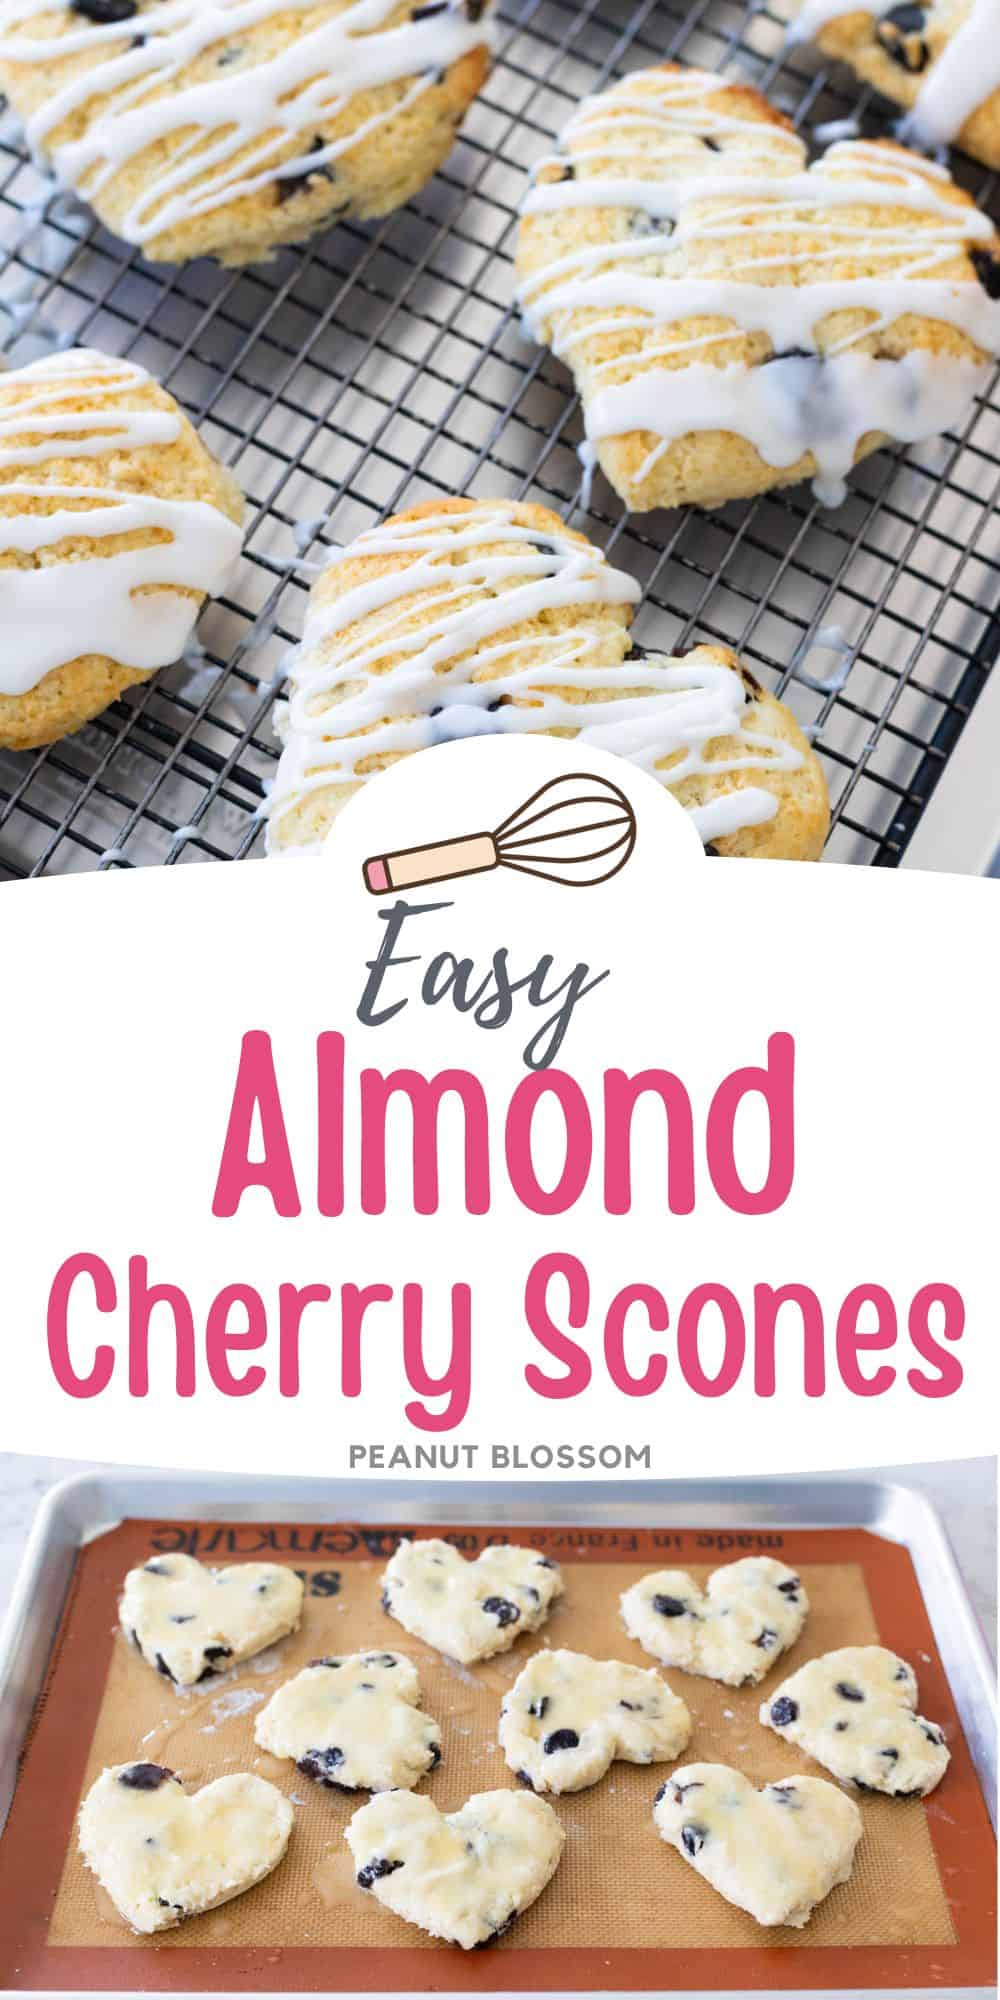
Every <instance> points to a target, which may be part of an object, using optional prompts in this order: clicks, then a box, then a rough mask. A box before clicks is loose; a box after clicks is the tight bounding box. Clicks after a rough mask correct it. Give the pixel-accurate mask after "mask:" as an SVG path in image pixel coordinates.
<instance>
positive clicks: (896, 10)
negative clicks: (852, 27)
mask: <svg viewBox="0 0 1000 2000" xmlns="http://www.w3.org/2000/svg"><path fill="white" fill-rule="evenodd" d="M926 18H927V11H926V8H924V7H921V6H917V5H914V4H911V0H904V4H903V5H902V6H899V7H890V9H889V12H888V13H887V14H884V15H883V16H882V19H881V20H880V21H879V22H878V23H877V25H876V28H875V40H876V41H877V42H878V45H879V47H880V48H881V49H884V50H885V53H886V55H887V56H889V57H890V58H891V60H892V61H893V62H894V63H898V65H899V67H900V69H905V70H907V71H908V72H909V74H910V75H911V76H919V75H920V72H921V70H925V69H926V68H927V65H928V63H929V62H930V59H931V52H930V49H929V48H928V46H927V43H926V41H925V40H924V37H923V33H922V30H923V27H924V23H925V21H926Z"/></svg>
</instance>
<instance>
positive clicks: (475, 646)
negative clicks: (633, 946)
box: [266, 501, 802, 839]
mask: <svg viewBox="0 0 1000 2000" xmlns="http://www.w3.org/2000/svg"><path fill="white" fill-rule="evenodd" d="M456 554H461V555H462V558H463V560H462V561H461V562H460V563H459V564H458V565H457V566H452V564H451V563H450V561H449V558H451V557H453V556H455V555H456ZM362 555H371V556H391V557H395V558H397V559H398V560H397V561H396V562H395V563H394V564H393V566H392V567H389V568H387V569H385V570H384V571H383V572H382V573H381V574H380V575H378V576H372V577H369V578H368V579H366V580H364V581H360V582H358V583H355V584H354V585H353V586H352V587H351V588H350V589H349V590H347V591H345V592H344V594H343V596H341V597H339V598H337V599H336V600H335V601H334V602H333V603H330V604H325V605H324V604H320V603H317V602H315V600H314V602H313V604H312V606H311V607H310V611H309V614H308V617H307V620H306V628H305V633H304V637H303V643H302V651H301V654H300V656H299V658H298V659H297V661H296V663H295V668H294V683H293V685H292V689H291V693H290V695H289V699H288V702H287V704H286V705H285V706H284V710H283V713H282V714H281V716H280V720H279V721H278V729H279V734H280V736H281V738H282V740H283V742H284V746H285V747H284V751H283V754H282V758H281V763H280V765H279V768H278V775H277V779H276V782H275V786H274V790H273V792H272V794H271V796H270V799H269V801H268V804H267V807H266V816H267V817H268V818H269V820H270V821H271V824H272V829H273V828H276V827H277V826H278V825H279V824H280V822H281V820H282V818H283V817H284V816H285V815H287V814H288V813H290V812H291V811H293V810H294V809H295V808H296V807H297V806H298V805H299V804H300V803H301V801H302V799H303V798H304V797H305V796H307V795H308V794H309V793H310V792H315V791H319V790H322V789H323V788H324V787H326V786H329V785H335V784H342V783H345V782H346V783H350V782H352V781H357V780H358V779H359V778H360V777H363V776H364V775H365V772H364V770H362V769H361V768H360V767H361V766H363V765H365V764H366V762H367V760H369V759H371V758H375V757H380V758H381V757H386V756H389V757H394V756H399V755H404V754H406V753H408V752H410V751H415V750H422V749H425V748H428V747H429V746H430V745H432V744H434V743H440V742H445V741H448V740H449V739H452V738H454V737H456V736H462V735H472V734H485V733H487V732H496V733H497V734H523V733H527V732H531V733H534V732H537V731H540V730H552V729H568V730H572V731H573V732H574V734H575V735H576V738H577V741H578V742H581V743H586V744H590V745H593V746H594V747H595V748H598V749H602V750H609V751H611V752H613V753H615V754H616V755H618V756H622V757H627V758H629V759H630V760H631V761H632V762H633V763H636V764H639V765H641V766H642V768H643V769H645V770H647V771H650V772H654V773H655V775H656V776H657V777H659V778H661V779H662V780H663V782H664V783H666V784H667V785H671V786H673V785H677V784H679V783H680V782H681V780H682V779H684V778H687V777H690V776H691V775H693V774H694V773H699V772H702V773H703V772H706V771H711V773H712V776H713V778H716V777H722V776H724V774H726V773H727V772H733V771H745V770H750V769H761V768H763V767H765V766H766V767H767V768H768V769H769V770H786V771H787V770H794V769H797V768H799V767H800V766H801V763H802V756H801V753H800V751H798V750H797V749H796V748H795V746H794V745H792V744H790V743H787V742H784V741H782V740H781V739H780V738H778V737H773V736H771V735H769V734H768V733H767V732H766V731H764V730H751V729H748V728H747V727H746V724H745V720H744V718H745V715H746V706H747V697H746V693H745V690H744V687H743V682H742V680H741V678H740V675H739V674H738V673H737V672H735V671H734V670H733V669H732V668H730V667H727V666H724V665H721V664H719V663H718V662H717V661H715V660H713V659H712V657H711V655H710V654H709V653H706V652H704V651H700V652H698V653H696V654H694V655H692V656H689V658H688V659H686V660H683V661H679V660H673V659H669V658H666V657H659V658H657V659H656V660H646V659H636V660H627V661H623V662H622V663H621V664H620V665H618V666H609V665H608V664H606V663H604V662H602V661H600V659H599V658H598V657H597V656H598V653H599V650H600V642H599V640H598V638H597V636H596V634H595V633H594V631H593V630H592V629H591V628H590V627H589V626H588V624H587V623H586V622H584V621H583V620H582V619H581V620H580V622H579V623H574V624H572V625H570V626H567V627H565V628H563V629H560V630H558V631H552V632H545V631H543V630H541V629H539V630H537V631H534V632H532V633H531V634H530V635H529V636H527V637H526V636H525V634H524V629H523V628H524V623H525V621H527V620H531V619H535V618H539V617H541V616H543V615H544V614H545V613H547V612H551V611H554V610H557V609H559V608H563V609H565V608H568V607H573V608H576V607H582V606H584V605H588V604H635V603H637V602H638V599H639V596H640V591H639V588H638V585H637V584H636V583H634V582H633V580H632V578H631V577H628V576H625V575H624V574H623V573H622V572H621V571H620V570H615V569H613V568H612V567H611V565H610V564H609V563H608V562H607V561H606V559H605V557H604V556H603V555H602V553H601V551H600V550H599V549H595V548H593V547H591V546H590V545H589V544H581V543H580V542H578V541H576V540H574V539H573V538H572V537H571V536H570V535H568V534H567V533H565V532H564V531H563V530H560V531H559V532H556V531H555V530H553V531H551V532H548V531H542V530H538V529H533V528H531V527H528V526H526V525H524V524H523V523H521V522H519V521H518V520H517V519H516V515H515V510H514V508H513V507H512V505H511V504H510V503H508V502H505V501H493V502H490V503H489V505H488V506H486V507H482V506H480V507H477V508H476V509H475V511H474V512H472V513H470V514H468V515H467V516H456V515H454V514H441V515H433V516H428V517H425V518H424V519H421V520H417V521H412V520H411V521H406V520H399V521H390V522H386V523H384V524H383V525H382V526H381V527H377V528H373V529H371V530H370V531H369V533H367V534H365V535H362V536H361V537H360V538H359V540H358V541H356V542H354V543H353V544H352V545H351V546H350V548H348V549H346V550H344V551H343V552H342V553H341V554H339V555H338V556H335V557H334V562H335V563H337V562H341V561H344V560H345V559H346V558H348V557H351V558H353V557H357V556H362ZM421 590H425V591H427V592H428V593H431V592H433V596H431V595H430V594H428V597H427V599H426V606H425V608H423V607H422V616H421V618H420V622H419V624H418V625H417V626H416V627H415V628H414V629H408V628H409V626H410V621H411V620H412V618H413V615H414V606H413V603H412V598H413V594H414V593H415V592H417V591H421ZM493 593H496V594H493ZM470 594H471V595H472V599H473V601H472V602H471V603H470V602H469V601H468V599H469V597H470ZM462 600H466V601H464V602H463V601H462ZM529 648H530V650H531V652H532V653H533V654H534V658H532V660H531V661H530V663H529V664H525V663H524V655H525V653H526V652H527V651H528V650H529ZM393 654H398V655H400V656H401V658H399V659H398V660H397V663H396V664H395V665H394V666H392V667H388V666H387V665H386V662H387V661H388V660H389V659H390V658H391V656H392V655H393ZM498 667H499V668H501V669H502V671H500V672H499V673H494V677H493V678H491V679H489V680H477V679H475V678H474V676H475V675H476V674H478V673H481V672H482V670H483V669H484V668H491V669H494V670H495V669H497V668H498ZM619 687H620V688H623V689H625V688H628V689H630V690H633V691H635V690H637V691H638V692H631V693H628V694H625V693H622V694H618V693H617V692H616V689H617V688H619ZM585 691H596V692H599V693H600V694H601V696H602V700H601V702H600V704H599V705H598V704H589V705H586V706H584V705H582V704H581V703H580V702H579V701H574V700H573V699H572V695H573V693H579V692H585ZM516 701H523V702H527V703H530V706H524V707H517V706H514V705H513V704H514V703H515V702H516ZM333 730H336V732H337V733H336V736H334V735H332V734H331V732H332V731H333ZM725 736H734V737H738V739H739V742H740V746H741V749H740V752H739V754H734V755H733V756H731V757H730V758H728V759H725V760H719V761H712V762H711V763H710V764H709V763H708V761H707V760H706V751H707V749H708V746H709V744H710V743H711V742H713V741H714V740H717V739H718V738H720V737H725ZM677 753H681V754H680V756H679V760H678V763H677V764H676V765H675V766H674V767H673V768H672V769H671V770H670V771H669V772H667V773H665V772H662V771H658V770H657V769H656V767H657V765H658V764H659V763H660V762H661V760H662V759H664V758H665V757H668V756H672V755H676V754H677ZM776 812H777V801H776V799H775V798H774V796H773V794H772V793H771V792H769V791H767V790H765V789H764V788H763V787H759V788H757V787H749V786H748V787H746V788H745V789H738V790H735V791H734V792H732V793H731V794H728V795H726V796H725V797H724V798H720V799H718V800H714V801H712V803H711V804H710V805H708V806H705V807H703V808H699V809H698V810H697V811H696V812H695V814H694V818H695V821H696V824H697V825H698V826H699V830H702V829H703V824H704V825H705V826H708V827H709V828H710V831H708V832H705V834H704V837H705V838H706V839H709V838H712V837H714V836H715V835H719V834H722V833H723V832H735V831H737V830H738V829H739V828H740V827H743V826H751V825H759V824H761V823H762V822H763V821H764V820H765V819H770V818H772V817H773V816H774V814H775V813H776ZM272 839H273V834H272Z"/></svg>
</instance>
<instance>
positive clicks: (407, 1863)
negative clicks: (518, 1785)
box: [345, 1792, 566, 1951]
mask: <svg viewBox="0 0 1000 2000" xmlns="http://www.w3.org/2000/svg"><path fill="white" fill-rule="evenodd" d="M345 1838H346V1840H347V1844H348V1846H349V1848H350V1850H351V1853H352V1854H353V1856H354V1861H355V1866H356V1868H357V1875H358V1882H359V1883H360V1885H361V1887H362V1889H369V1890H370V1891H371V1892H372V1894H373V1895H374V1896H377V1898H378V1900H379V1902H380V1903H384V1904H385V1906H386V1909H388V1910H394V1911H395V1913H396V1915H397V1917H403V1918H404V1919H405V1921H406V1922H407V1923H409V1924H418V1925H419V1926H420V1929H421V1930H425V1931H429V1932H430V1934H431V1936H432V1937H438V1938H443V1939H444V1940H445V1942H446V1943H447V1944H459V1945H461V1946H462V1948H463V1950H464V1951H472V1950H474V1949H475V1948H476V1946H478V1945H484V1944H492V1943H493V1940H494V1938H498V1937H500V1935H501V1933H502V1932H504V1931H506V1930H508V1929H509V1927H510V1925H511V1924H512V1923H513V1921H514V1918H515V1917H517V1916H520V1914H521V1911H522V1910H526V1909H527V1908H528V1906H529V1904H530V1903H534V1902H535V1901H536V1900H537V1898H538V1897H539V1896H540V1895H541V1893H542V1890H543V1889H544V1888H545V1885H546V1883H547V1882H549V1881H551V1878H552V1876H553V1875H554V1874H555V1871H556V1869H557V1867H558V1866H559V1860H560V1856H561V1854H562V1851H563V1846H564V1844H565V1840H566V1835H565V1834H564V1832H563V1830H562V1827H561V1826H560V1824H559V1821H558V1819H557V1818H556V1815H555V1813H554V1812H553V1810H552V1807H551V1806H549V1805H546V1803H545V1800H544V1799H536V1798H535V1797H534V1796H533V1795H532V1794H529V1793H527V1792H480V1793H478V1794H477V1795H476V1797H475V1798H471V1799H468V1800H467V1801H466V1804H465V1805H464V1806H462V1808H461V1810H460V1811H459V1812H454V1813H448V1814H447V1816H445V1815H444V1814H443V1813H440V1812H439V1811H438V1809H437V1806H436V1805H435V1804H434V1803H433V1801H432V1800H431V1799H428V1798H420V1797H418V1795H417V1794H416V1793H414V1792H383V1793H382V1795H381V1796H380V1797H379V1798H377V1799H372V1801H371V1804H370V1805H367V1806H362V1807H361V1809H360V1811H359V1812H356V1813H355V1815H354V1818H353V1819H352V1820H351V1821H350V1824H349V1825H348V1827H347V1831H346V1834H345Z"/></svg>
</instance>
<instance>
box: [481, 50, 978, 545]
mask: <svg viewBox="0 0 1000 2000" xmlns="http://www.w3.org/2000/svg"><path fill="white" fill-rule="evenodd" d="M997 249H998V244H997V237H996V235H995V233H994V230H993V225H992V223H991V222H990V221H989V220H988V219H987V217H986V216H985V215H981V214H980V213H979V211H978V210H977V209H976V207H975V206H974V204H973V203H972V201H971V200H970V198H969V196H968V195H966V194H965V193H964V192H963V191H962V189H961V188H959V187H958V186H957V185H956V184H955V182H954V181H952V180H951V179H950V178H949V177H948V175H947V173H946V172H945V171H944V170H943V169H942V168H941V167H939V166H938V165H937V164H935V163H932V162H928V161H926V160H924V159H922V158H921V157H920V155H919V154H916V153H910V152H908V151H907V150H906V149H905V148H904V147H902V146H899V145H896V144H893V143H892V142H891V141H887V140H879V141H869V140H864V141H862V140H842V141H840V142H838V143H837V144H835V145H832V146H830V147H829V148H828V150H827V152H826V153H825V154H824V155H823V157H822V158H821V159H819V160H816V161H815V162H814V163H813V164H812V165H811V166H807V164H806V149H805V146H804V144H803V141H802V139H801V138H800V136H799V134H798V133H797V132H796V131H795V129H794V126H793V125H792V122H791V120H790V119H789V118H786V117H785V115H784V114H783V113H782V112H780V111H776V110H775V109H774V107H773V106H772V105H770V104H768V102H767V100H766V99H765V98H763V97H761V96H760V95H759V93H758V92H757V91H755V90H752V89H750V88H748V86H747V85H746V84H742V83H730V82H726V81H724V80H722V79H721V78H719V77H718V76H713V75H710V74H708V73H706V72H701V71H698V70H693V69H681V68H678V67H676V66H675V65H673V64H670V63H665V64H663V65H661V66H659V67H658V68H655V69H648V70H639V71H635V72H633V73H632V74H631V75H630V76H627V77H626V78H625V79H624V81H622V82H621V83H616V84H615V85H614V86H613V87H612V88H611V89H609V90H607V91H605V92H603V93H602V94H601V95H600V96H598V97H592V98H587V99H585V100H584V103H583V105H582V106H581V108H580V109H579V111H578V112H577V113H576V114H575V116H574V117H573V118H572V119H571V120H570V123H569V125H568V126H567V128H566V130H565V131H564V132H563V134H562V139H561V143H560V147H559V150H558V152H557V153H556V155H555V156H554V157H551V158H549V159H546V160H543V161H542V162H541V163H540V165H539V167H538V169H537V173H536V179H535V184H534V186H533V187H532V189H531V190H530V191H529V193H528V195H527V197H526V200H525V203H524V207H523V211H522V222H521V229H520V236H519V241H518V252H517V262H518V272H519V277H520V281H521V302H522V307H523V310H524V313H525V318H526V323H527V326H528V330H529V331H530V332H531V333H532V334H533V335H534V336H535V337H536V338H537V339H538V340H540V341H544V342H545V343H546V344H547V345H548V346H549V347H551V348H552V350H553V352H554V353H555V354H557V355H559V356H560V357H561V358H562V359H564V360H565V361H566V362H567V363H568V365H569V367H570V368H571V369H572V371H573V375H574V378H575V382H576V387H577V389H578V391H579V393H580V396H581V399H582V403H583V419H584V427H585V431H586V443H585V445H584V447H583V456H584V460H585V463H586V464H588V465H590V464H592V463H594V462H595V461H597V462H599V463H600V465H601V466H602V468H603V470H604V472H605V473H606V474H607V477H608V478H609V480H610V481H611V484H612V485H613V486H614V487H615V489H616V491H617V492H618V493H619V494H620V495H621V497H622V499H623V500H625V502H626V504H627V505H628V506H629V507H631V508H634V509H640V510H641V509H645V508H649V507H675V506H680V505H683V504H686V503H690V502H696V503H698V504H700V505H702V506H715V505H718V504H720V503H721V502H722V501H725V500H731V499H736V498H739V497H743V496H747V497H748V496H750V495H752V494H755V493H762V492H764V491H766V490H767V489H768V488H770V487H775V486H781V485H785V484H787V483H788V482H789V481H792V480H798V479H813V481H814V483H815V490H816V493H817V497H818V498H819V499H821V500H822V501H823V502H824V503H825V504H826V505H830V506H839V505H840V503H841V501H842V500H843V499H844V497H845V495H846V485H845V479H846V475H847V474H848V473H849V472H850V470H851V468H852V466H853V465H855V464H856V463H857V461H858V460H859V459H861V458H864V457H865V456H866V455H867V454H868V453H869V452H871V451H874V450H876V449H877V448H878V447H879V446H881V445H883V444H885V443H886V442H887V441H888V440H895V441H897V442H900V443H913V442H915V441H916V440H918V439H922V438H931V437H937V436H939V435H940V434H941V432H942V431H945V430H948V429H950V428H951V427H952V426H953V425H954V426H956V427H958V428H960V427H961V425H962V424H963V423H964V421H965V419H966V417H967V415H968V414H969V412H970V411H971V410H972V408H973V406H974V401H975V397H976V395H977V394H978V393H979V392H980V390H981V388H982V387H983V386H984V384H985V382H986V380H987V379H988V374H987V371H988V357H989V356H990V355H991V354H996V353H997V352H998V351H1000V297H998V291H1000V287H998V285H997V264H996V262H995V258H996V254H997Z"/></svg>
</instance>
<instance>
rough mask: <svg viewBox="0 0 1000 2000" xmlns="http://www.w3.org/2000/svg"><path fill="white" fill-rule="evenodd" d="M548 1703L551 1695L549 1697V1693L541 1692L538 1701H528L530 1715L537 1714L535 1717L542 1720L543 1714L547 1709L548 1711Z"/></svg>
mask: <svg viewBox="0 0 1000 2000" xmlns="http://www.w3.org/2000/svg"><path fill="white" fill-rule="evenodd" d="M548 1705H549V1697H548V1695H547V1694H540V1695H539V1697H538V1700H537V1701H529V1703H528V1714H529V1715H533V1716H535V1717H536V1718H537V1720H538V1721H539V1722H541V1719H542V1717H543V1715H544V1714H545V1711H546V1709H547V1708H548Z"/></svg>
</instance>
